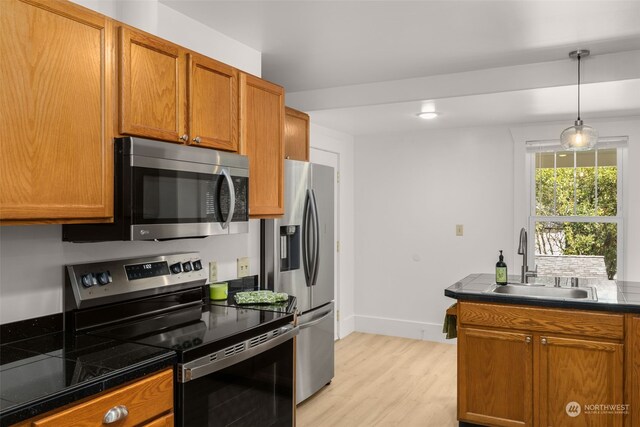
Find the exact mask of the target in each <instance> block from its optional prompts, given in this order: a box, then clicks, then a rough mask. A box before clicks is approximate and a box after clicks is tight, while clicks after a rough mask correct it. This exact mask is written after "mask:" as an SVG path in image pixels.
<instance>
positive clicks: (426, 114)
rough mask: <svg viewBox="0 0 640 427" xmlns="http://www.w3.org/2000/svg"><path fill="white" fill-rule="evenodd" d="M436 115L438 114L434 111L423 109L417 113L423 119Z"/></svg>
mask: <svg viewBox="0 0 640 427" xmlns="http://www.w3.org/2000/svg"><path fill="white" fill-rule="evenodd" d="M438 116H439V114H438V113H436V112H435V111H423V112H422V113H418V117H420V118H421V119H425V120H433V119H435V118H436V117H438Z"/></svg>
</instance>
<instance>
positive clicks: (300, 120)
mask: <svg viewBox="0 0 640 427" xmlns="http://www.w3.org/2000/svg"><path fill="white" fill-rule="evenodd" d="M285 114H286V115H285V119H284V156H285V159H291V160H302V161H304V162H308V161H309V115H308V114H307V113H303V112H302V111H298V110H294V109H293V108H290V107H286V108H285Z"/></svg>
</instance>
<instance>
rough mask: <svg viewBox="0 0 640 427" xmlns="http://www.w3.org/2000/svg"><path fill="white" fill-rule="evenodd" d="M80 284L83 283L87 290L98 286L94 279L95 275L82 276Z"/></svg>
mask: <svg viewBox="0 0 640 427" xmlns="http://www.w3.org/2000/svg"><path fill="white" fill-rule="evenodd" d="M80 283H82V286H84V287H85V288H90V287H92V286H93V285H95V284H96V281H95V278H94V277H93V274H91V273H87V274H83V275H82V276H80Z"/></svg>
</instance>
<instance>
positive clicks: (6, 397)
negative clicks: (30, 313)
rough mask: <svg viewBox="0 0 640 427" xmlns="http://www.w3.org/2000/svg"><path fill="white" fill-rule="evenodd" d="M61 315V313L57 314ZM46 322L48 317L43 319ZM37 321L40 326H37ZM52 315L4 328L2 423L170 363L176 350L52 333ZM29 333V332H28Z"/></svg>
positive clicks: (0, 378) (54, 321) (0, 366)
mask: <svg viewBox="0 0 640 427" xmlns="http://www.w3.org/2000/svg"><path fill="white" fill-rule="evenodd" d="M59 316H60V319H61V317H62V315H59ZM47 320H49V321H47ZM38 324H40V327H38ZM52 324H57V325H60V326H61V324H62V322H61V320H58V318H57V317H56V316H47V318H46V319H43V318H38V319H33V320H29V321H23V322H15V323H13V324H10V325H3V326H2V330H1V332H2V336H1V338H2V344H1V345H0V425H1V426H3V427H4V426H8V425H11V424H14V423H17V422H19V421H22V420H26V419H28V418H31V417H34V416H36V415H39V414H43V413H45V412H47V411H50V410H52V409H55V408H58V407H61V406H64V405H66V404H69V403H72V402H75V401H77V400H80V399H82V398H85V397H88V396H91V395H94V394H97V393H100V392H102V391H104V390H107V389H110V388H112V387H116V386H118V385H121V384H124V383H126V382H129V381H132V380H135V379H137V378H140V377H143V376H144V375H147V374H151V373H154V372H157V371H159V370H161V369H163V368H166V367H169V366H172V365H173V364H174V362H175V352H173V351H168V350H164V349H159V348H155V347H149V346H146V345H140V344H133V343H124V342H119V341H114V340H110V339H106V338H100V337H94V336H87V335H78V336H73V335H72V334H66V333H65V332H63V331H62V330H60V329H58V330H57V331H55V330H54V329H56V328H54V327H52V326H51V325H52ZM27 331H28V332H27Z"/></svg>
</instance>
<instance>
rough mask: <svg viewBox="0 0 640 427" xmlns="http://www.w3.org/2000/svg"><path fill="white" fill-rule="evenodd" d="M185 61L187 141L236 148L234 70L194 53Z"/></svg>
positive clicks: (234, 149) (229, 148)
mask: <svg viewBox="0 0 640 427" xmlns="http://www.w3.org/2000/svg"><path fill="white" fill-rule="evenodd" d="M187 63H188V71H189V74H188V76H189V77H188V85H187V87H188V92H187V98H188V101H187V103H188V105H189V132H188V133H189V143H190V144H195V145H199V146H204V147H210V148H217V149H221V150H228V151H238V71H237V70H236V69H235V68H233V67H231V66H229V65H225V64H223V63H221V62H218V61H215V60H213V59H210V58H207V57H205V56H202V55H198V54H195V53H189V54H187Z"/></svg>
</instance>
